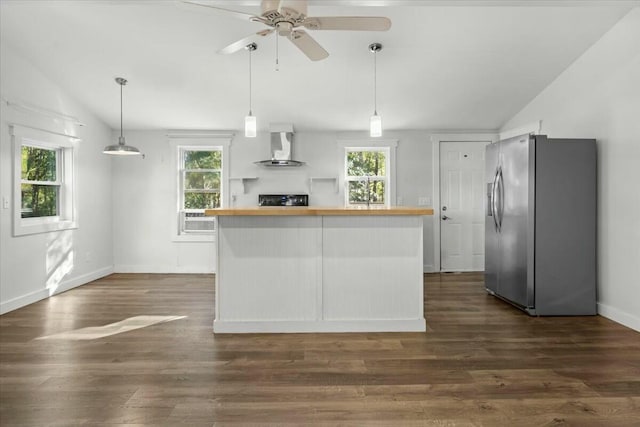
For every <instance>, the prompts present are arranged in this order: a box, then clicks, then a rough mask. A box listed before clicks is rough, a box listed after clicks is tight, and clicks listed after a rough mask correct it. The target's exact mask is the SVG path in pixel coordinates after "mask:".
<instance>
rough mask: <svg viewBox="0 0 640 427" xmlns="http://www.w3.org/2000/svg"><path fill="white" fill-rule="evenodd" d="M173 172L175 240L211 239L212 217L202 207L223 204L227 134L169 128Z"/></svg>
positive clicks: (228, 136)
mask: <svg viewBox="0 0 640 427" xmlns="http://www.w3.org/2000/svg"><path fill="white" fill-rule="evenodd" d="M168 137H169V145H170V146H171V147H172V152H173V155H174V156H175V157H174V158H173V161H174V165H176V166H175V168H176V169H175V171H176V181H175V182H176V187H175V193H174V194H175V195H176V197H175V206H176V210H175V216H172V218H174V220H173V224H174V226H173V227H172V229H173V240H174V241H176V242H211V241H213V240H214V239H215V231H216V217H212V216H205V215H204V211H205V209H215V208H219V207H224V206H227V203H228V197H229V196H228V193H229V191H228V187H229V177H228V172H227V171H228V167H227V166H226V165H228V164H229V146H230V145H231V137H232V135H230V134H218V133H214V132H210V131H179V130H172V131H169V134H168Z"/></svg>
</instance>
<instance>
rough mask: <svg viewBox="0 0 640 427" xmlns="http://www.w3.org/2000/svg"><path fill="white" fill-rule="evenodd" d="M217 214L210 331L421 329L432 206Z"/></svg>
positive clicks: (268, 209) (241, 210)
mask: <svg viewBox="0 0 640 427" xmlns="http://www.w3.org/2000/svg"><path fill="white" fill-rule="evenodd" d="M205 215H207V216H216V217H218V234H217V239H216V243H217V251H216V253H217V273H216V279H215V280H216V282H215V287H216V289H215V292H216V293H215V294H216V301H215V320H214V322H213V330H214V332H216V333H243V332H245V333H250V332H398V331H425V330H426V324H425V320H424V312H423V307H424V305H423V266H422V264H423V258H422V245H423V243H422V223H423V219H422V216H424V215H433V210H432V209H427V208H409V207H391V208H377V207H376V208H373V207H371V208H362V209H358V208H327V207H289V206H287V207H255V208H233V209H209V210H207V211H206V212H205Z"/></svg>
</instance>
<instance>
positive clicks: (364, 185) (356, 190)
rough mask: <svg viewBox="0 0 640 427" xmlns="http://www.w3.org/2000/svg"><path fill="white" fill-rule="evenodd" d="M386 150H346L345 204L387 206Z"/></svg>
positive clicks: (387, 156)
mask: <svg viewBox="0 0 640 427" xmlns="http://www.w3.org/2000/svg"><path fill="white" fill-rule="evenodd" d="M388 152H389V150H388V149H347V151H346V159H345V161H346V168H347V169H346V185H345V192H346V193H347V194H346V196H347V204H348V205H358V204H373V205H388V200H389V197H388V195H387V194H388V193H387V187H388V185H387V169H388V167H387V159H388V158H389V155H388Z"/></svg>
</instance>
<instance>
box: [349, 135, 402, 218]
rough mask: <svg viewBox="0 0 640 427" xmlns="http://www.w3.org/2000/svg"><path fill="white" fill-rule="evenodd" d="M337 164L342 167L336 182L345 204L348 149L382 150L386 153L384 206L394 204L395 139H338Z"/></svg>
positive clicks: (396, 145)
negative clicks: (338, 184)
mask: <svg viewBox="0 0 640 427" xmlns="http://www.w3.org/2000/svg"><path fill="white" fill-rule="evenodd" d="M337 145H338V153H339V156H340V158H339V160H338V161H339V162H338V164H339V165H341V166H342V167H341V168H340V171H339V176H338V182H339V183H340V191H341V192H342V194H341V196H342V198H343V200H344V203H345V206H348V205H349V201H348V189H347V176H346V158H347V152H349V151H367V150H371V151H382V150H384V151H385V152H386V153H387V156H386V160H387V164H386V167H387V176H386V184H385V192H386V194H385V206H395V205H396V148H397V147H398V140H397V139H377V138H376V139H375V140H373V139H357V140H338V142H337Z"/></svg>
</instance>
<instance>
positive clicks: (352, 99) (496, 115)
mask: <svg viewBox="0 0 640 427" xmlns="http://www.w3.org/2000/svg"><path fill="white" fill-rule="evenodd" d="M211 4H215V5H218V6H222V7H227V8H235V9H237V10H242V11H245V12H249V13H255V14H258V13H259V2H256V1H235V2H234V1H211ZM636 4H637V2H635V1H608V2H606V1H544V0H543V1H508V0H502V1H455V0H451V1H449V2H443V1H419V0H416V1H395V2H394V1H324V2H323V1H310V2H309V15H311V16H332V15H338V16H340V15H370V16H387V17H389V18H390V19H391V21H392V27H391V29H390V30H389V31H387V32H338V31H324V32H322V31H315V32H311V31H309V33H311V35H312V36H313V37H314V38H315V39H316V40H317V41H318V42H319V43H320V44H322V45H323V46H324V48H325V49H326V50H327V51H329V53H330V56H329V58H327V59H326V60H324V61H320V62H311V61H309V60H308V59H307V58H306V57H305V56H304V55H303V54H302V53H301V52H299V51H298V50H297V49H296V48H295V47H294V46H293V45H291V44H290V43H288V41H287V40H285V39H283V38H280V39H279V42H280V43H279V45H280V70H279V71H275V41H274V36H270V37H268V38H265V39H264V40H263V41H262V42H260V43H259V47H258V50H257V51H256V52H254V53H253V113H254V115H256V116H257V117H258V123H259V128H261V129H267V128H268V124H269V123H270V122H290V123H293V124H294V127H295V129H296V130H298V131H301V130H335V131H343V130H364V129H366V128H367V126H368V119H369V116H370V115H371V114H372V112H373V54H371V53H370V52H369V51H368V48H367V47H368V45H369V44H370V43H372V42H380V43H382V45H383V46H384V47H383V50H382V51H381V52H380V53H379V54H378V112H379V113H380V114H381V115H382V116H383V120H384V122H383V123H384V128H385V129H387V130H392V129H396V130H397V129H438V130H444V129H452V130H453V129H456V130H462V129H465V130H472V129H473V130H480V129H497V128H499V127H500V126H501V125H503V124H504V122H505V121H506V120H507V119H509V118H510V117H511V116H513V115H514V114H515V113H517V112H518V111H519V110H520V109H521V108H522V107H524V106H525V105H526V104H527V103H528V102H529V101H531V99H533V97H535V96H536V95H537V94H538V93H539V92H540V91H541V90H542V89H544V88H545V87H546V86H547V85H548V84H549V83H550V82H551V81H553V79H554V78H556V77H557V76H558V75H559V74H560V73H561V72H562V71H563V70H565V69H566V68H567V67H568V66H569V65H570V64H571V63H572V62H573V61H574V60H575V59H576V58H577V57H578V56H580V55H581V54H582V53H583V52H584V51H585V50H587V49H588V48H589V47H590V46H591V45H592V44H593V43H594V42H596V41H597V40H598V39H599V38H600V37H601V36H602V35H603V34H604V33H605V32H606V31H607V30H608V29H609V28H611V27H612V26H613V25H614V24H615V23H616V22H617V21H618V20H619V19H620V18H621V17H622V16H623V15H624V14H625V13H626V12H627V11H628V10H629V9H630V8H631V7H633V6H634V5H636ZM371 5H373V6H371ZM443 5H444V6H443ZM451 5H453V6H451ZM0 12H1V34H0V35H1V41H2V43H3V44H5V43H6V44H7V45H8V46H10V47H11V48H12V49H14V50H15V51H17V52H19V53H20V54H21V55H22V56H24V57H25V58H26V59H28V60H29V61H31V62H32V63H33V64H35V65H36V66H37V67H38V68H39V69H41V70H42V71H43V72H44V73H45V74H46V75H48V76H49V77H50V78H51V80H52V81H54V82H56V83H57V84H59V85H60V86H61V87H63V88H64V89H66V90H67V91H68V92H69V93H71V94H72V95H73V96H75V97H76V98H77V99H78V100H80V102H82V103H83V104H85V105H86V106H87V107H88V108H89V109H90V110H91V111H93V112H95V114H96V115H97V116H98V117H100V118H101V119H103V120H104V121H105V122H106V123H108V124H109V125H110V126H111V127H113V128H118V127H119V114H120V112H119V105H120V104H119V87H118V85H117V84H116V83H115V82H114V78H115V77H117V76H122V77H125V78H126V79H128V80H129V84H128V85H127V86H126V87H125V88H124V116H125V129H225V130H233V129H240V128H242V126H243V120H244V116H245V115H246V114H247V112H248V108H249V106H248V103H249V101H248V52H247V51H244V50H243V51H240V52H238V53H235V54H233V55H219V54H217V53H216V51H217V50H218V49H220V48H222V47H224V46H226V45H227V44H229V43H231V42H233V41H235V40H237V39H240V38H243V37H245V36H247V35H249V34H252V33H254V32H256V31H259V30H261V29H263V28H265V27H264V26H262V24H259V23H252V22H243V21H240V20H237V19H234V18H232V17H228V16H225V15H222V14H219V13H217V12H215V11H213V10H212V9H209V8H204V7H198V6H189V5H186V4H184V3H180V2H176V1H171V0H146V1H143V0H138V1H131V0H129V1H113V0H112V1H96V0H83V1H80V0H75V1H26V0H2V1H1V10H0ZM66 113H68V114H73V112H66Z"/></svg>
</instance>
